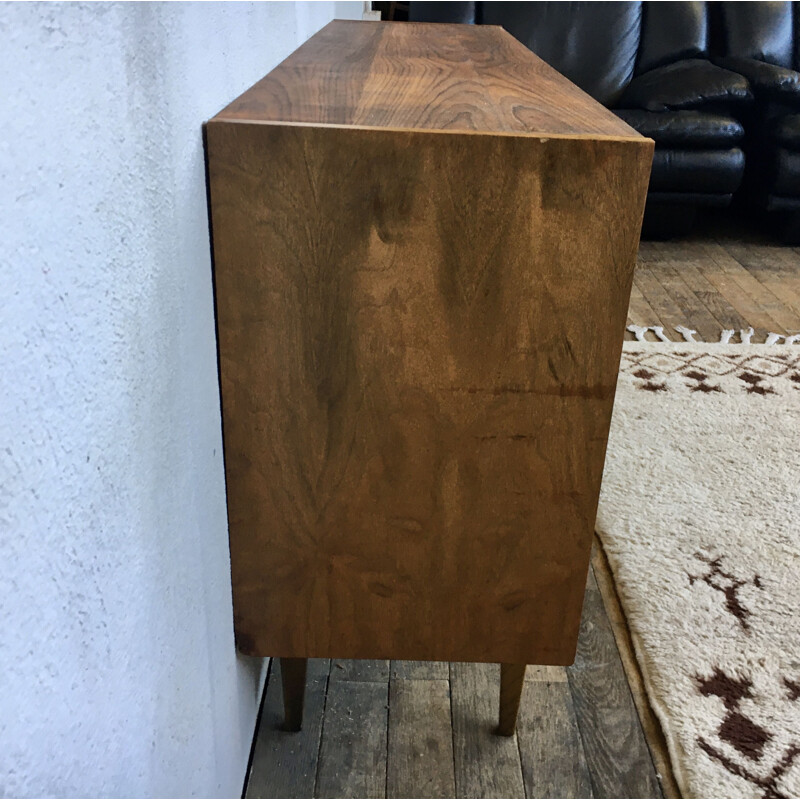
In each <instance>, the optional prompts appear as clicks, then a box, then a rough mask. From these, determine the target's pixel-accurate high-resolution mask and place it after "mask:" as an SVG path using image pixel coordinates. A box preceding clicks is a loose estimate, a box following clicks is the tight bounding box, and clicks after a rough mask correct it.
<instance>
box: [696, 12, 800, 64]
mask: <svg viewBox="0 0 800 800" xmlns="http://www.w3.org/2000/svg"><path fill="white" fill-rule="evenodd" d="M792 5H793V4H792V3H790V2H768V1H767V0H764V1H763V2H761V1H758V0H756V1H755V2H722V3H710V4H709V10H710V12H711V14H713V15H716V16H717V17H718V19H717V20H715V27H717V28H718V30H719V32H720V38H721V40H722V41H721V49H722V52H721V53H720V55H723V56H740V57H741V58H754V59H756V60H757V61H767V62H768V63H770V64H777V65H778V66H780V67H791V66H792V64H793V62H794V52H793V51H794V50H795V49H796V44H795V41H794V40H795V36H794V20H793V16H794V15H793V13H792V11H793V9H792Z"/></svg>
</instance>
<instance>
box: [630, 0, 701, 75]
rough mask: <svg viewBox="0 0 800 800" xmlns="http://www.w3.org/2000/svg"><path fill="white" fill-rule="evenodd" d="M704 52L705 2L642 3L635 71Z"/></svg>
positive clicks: (699, 55) (669, 1)
mask: <svg viewBox="0 0 800 800" xmlns="http://www.w3.org/2000/svg"><path fill="white" fill-rule="evenodd" d="M707 54H708V12H707V10H706V3H703V2H694V1H693V0H691V1H690V0H687V2H673V1H672V0H666V1H665V2H658V3H654V2H648V3H642V39H641V42H640V44H639V58H638V61H637V62H636V74H637V75H639V74H641V73H642V72H647V71H648V70H651V69H655V68H656V67H661V66H663V65H664V64H671V63H672V62H673V61H682V60H684V59H687V58H698V57H701V56H705V55H707Z"/></svg>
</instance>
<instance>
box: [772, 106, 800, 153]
mask: <svg viewBox="0 0 800 800" xmlns="http://www.w3.org/2000/svg"><path fill="white" fill-rule="evenodd" d="M772 138H773V140H774V141H776V142H778V144H781V145H783V146H784V147H786V148H788V149H789V150H800V114H787V115H786V116H785V117H782V118H781V119H779V120H777V121H776V122H775V125H774V127H773V128H772Z"/></svg>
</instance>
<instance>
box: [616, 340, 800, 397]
mask: <svg viewBox="0 0 800 800" xmlns="http://www.w3.org/2000/svg"><path fill="white" fill-rule="evenodd" d="M789 347H790V351H789V352H776V353H775V354H772V353H771V354H769V355H766V356H765V355H752V354H750V353H748V351H747V347H746V346H745V347H743V348H742V351H741V352H740V353H725V354H717V353H714V352H710V353H709V352H703V353H689V352H687V351H681V350H677V351H668V352H664V351H661V352H659V348H658V345H656V344H654V345H651V346H649V347H645V348H641V349H635V350H634V349H625V350H624V351H623V354H622V363H621V366H620V369H621V372H623V373H628V374H630V375H631V376H632V377H634V378H637V379H638V382H636V383H635V384H634V386H635V387H636V388H637V389H640V390H643V391H648V392H654V393H655V392H671V391H674V390H675V389H676V388H678V386H677V385H675V384H671V383H670V381H669V380H668V378H669V377H670V376H675V377H682V378H685V379H686V380H685V382H684V383H683V385H684V386H685V387H686V388H688V390H689V391H690V392H698V393H701V394H725V393H727V392H731V391H733V392H738V391H742V390H743V391H744V392H746V393H747V394H750V395H759V396H762V397H763V396H767V395H770V394H777V392H776V387H777V386H778V384H776V383H775V380H776V379H779V378H786V379H788V380H789V381H790V383H789V386H791V387H792V388H795V389H798V390H800V348H797V349H796V350H795V349H794V348H793V347H791V346H789ZM776 349H778V350H779V349H780V346H776ZM728 376H730V377H736V378H738V381H737V382H735V383H728V384H725V385H723V384H720V383H719V382H718V381H716V380H714V379H715V378H725V377H728ZM767 379H770V382H769V383H768V382H767ZM725 386H727V392H726V388H725ZM737 387H738V388H737Z"/></svg>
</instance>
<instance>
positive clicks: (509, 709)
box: [497, 664, 526, 736]
mask: <svg viewBox="0 0 800 800" xmlns="http://www.w3.org/2000/svg"><path fill="white" fill-rule="evenodd" d="M525 669H526V665H525V664H501V665H500V711H499V714H498V723H497V733H498V735H500V736H513V735H514V731H515V730H516V728H517V713H518V712H519V703H520V699H521V698H522V688H523V685H524V683H525Z"/></svg>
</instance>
